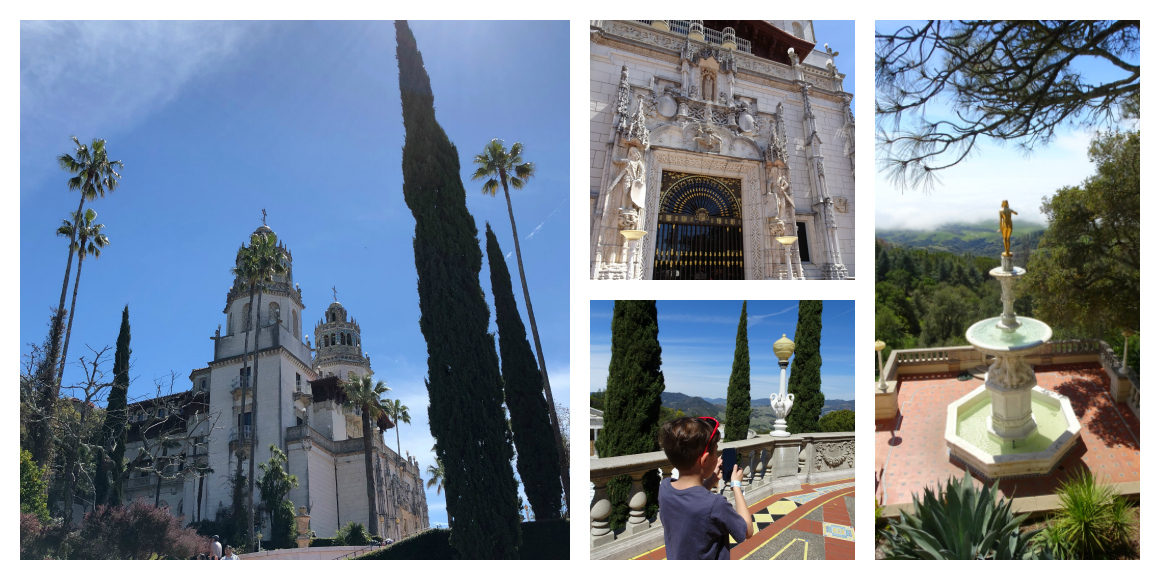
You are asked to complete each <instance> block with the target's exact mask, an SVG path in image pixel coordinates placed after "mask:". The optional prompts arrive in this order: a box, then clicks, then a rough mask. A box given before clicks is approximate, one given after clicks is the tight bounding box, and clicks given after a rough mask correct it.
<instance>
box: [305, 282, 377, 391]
mask: <svg viewBox="0 0 1160 580" xmlns="http://www.w3.org/2000/svg"><path fill="white" fill-rule="evenodd" d="M360 335H361V330H360V329H359V326H358V322H357V321H355V319H353V318H350V317H349V316H348V315H347V312H346V308H344V307H343V306H342V304H340V303H339V302H338V301H337V300H336V301H334V302H332V303H331V304H330V306H328V307H327V308H326V313H325V315H323V318H322V320H321V321H319V323H318V324H317V325H316V326H315V327H314V339H315V351H314V368H315V370H316V371H317V372H318V376H320V377H328V376H334V377H338V379H339V380H340V381H345V380H346V379H347V377H348V376H350V373H354V374H356V375H360V376H365V375H369V374H371V359H370V357H368V356H366V355H365V354H364V353H363V351H362V338H361V336H360Z"/></svg>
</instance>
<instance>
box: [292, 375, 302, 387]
mask: <svg viewBox="0 0 1160 580" xmlns="http://www.w3.org/2000/svg"><path fill="white" fill-rule="evenodd" d="M294 390H295V391H301V390H302V375H301V374H299V373H294Z"/></svg>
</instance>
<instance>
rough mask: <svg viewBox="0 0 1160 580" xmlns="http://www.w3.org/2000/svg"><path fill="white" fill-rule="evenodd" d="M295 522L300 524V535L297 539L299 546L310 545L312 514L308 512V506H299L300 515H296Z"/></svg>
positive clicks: (307, 546)
mask: <svg viewBox="0 0 1160 580" xmlns="http://www.w3.org/2000/svg"><path fill="white" fill-rule="evenodd" d="M294 523H295V524H296V525H297V526H298V528H297V529H298V537H297V538H295V541H297V542H298V547H299V548H309V547H310V516H309V515H308V514H307V513H306V506H299V507H298V515H296V516H294Z"/></svg>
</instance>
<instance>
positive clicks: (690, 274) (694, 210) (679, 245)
mask: <svg viewBox="0 0 1160 580" xmlns="http://www.w3.org/2000/svg"><path fill="white" fill-rule="evenodd" d="M660 197H661V201H660V209H659V215H658V217H657V238H656V240H657V244H656V255H655V256H654V259H653V279H654V280H743V279H745V255H744V249H743V247H742V236H741V180H740V179H731V178H728V177H709V176H706V175H692V174H688V173H678V172H674V171H663V172H661V196H660Z"/></svg>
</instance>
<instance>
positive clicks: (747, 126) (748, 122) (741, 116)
mask: <svg viewBox="0 0 1160 580" xmlns="http://www.w3.org/2000/svg"><path fill="white" fill-rule="evenodd" d="M738 107H740V109H741V110H740V111H738V113H737V128H738V129H740V130H741V132H742V133H750V132H752V131H753V129H754V127H755V123H754V120H753V115H752V114H750V113H749V105H748V104H746V103H745V101H741V102H740V103H738Z"/></svg>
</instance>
